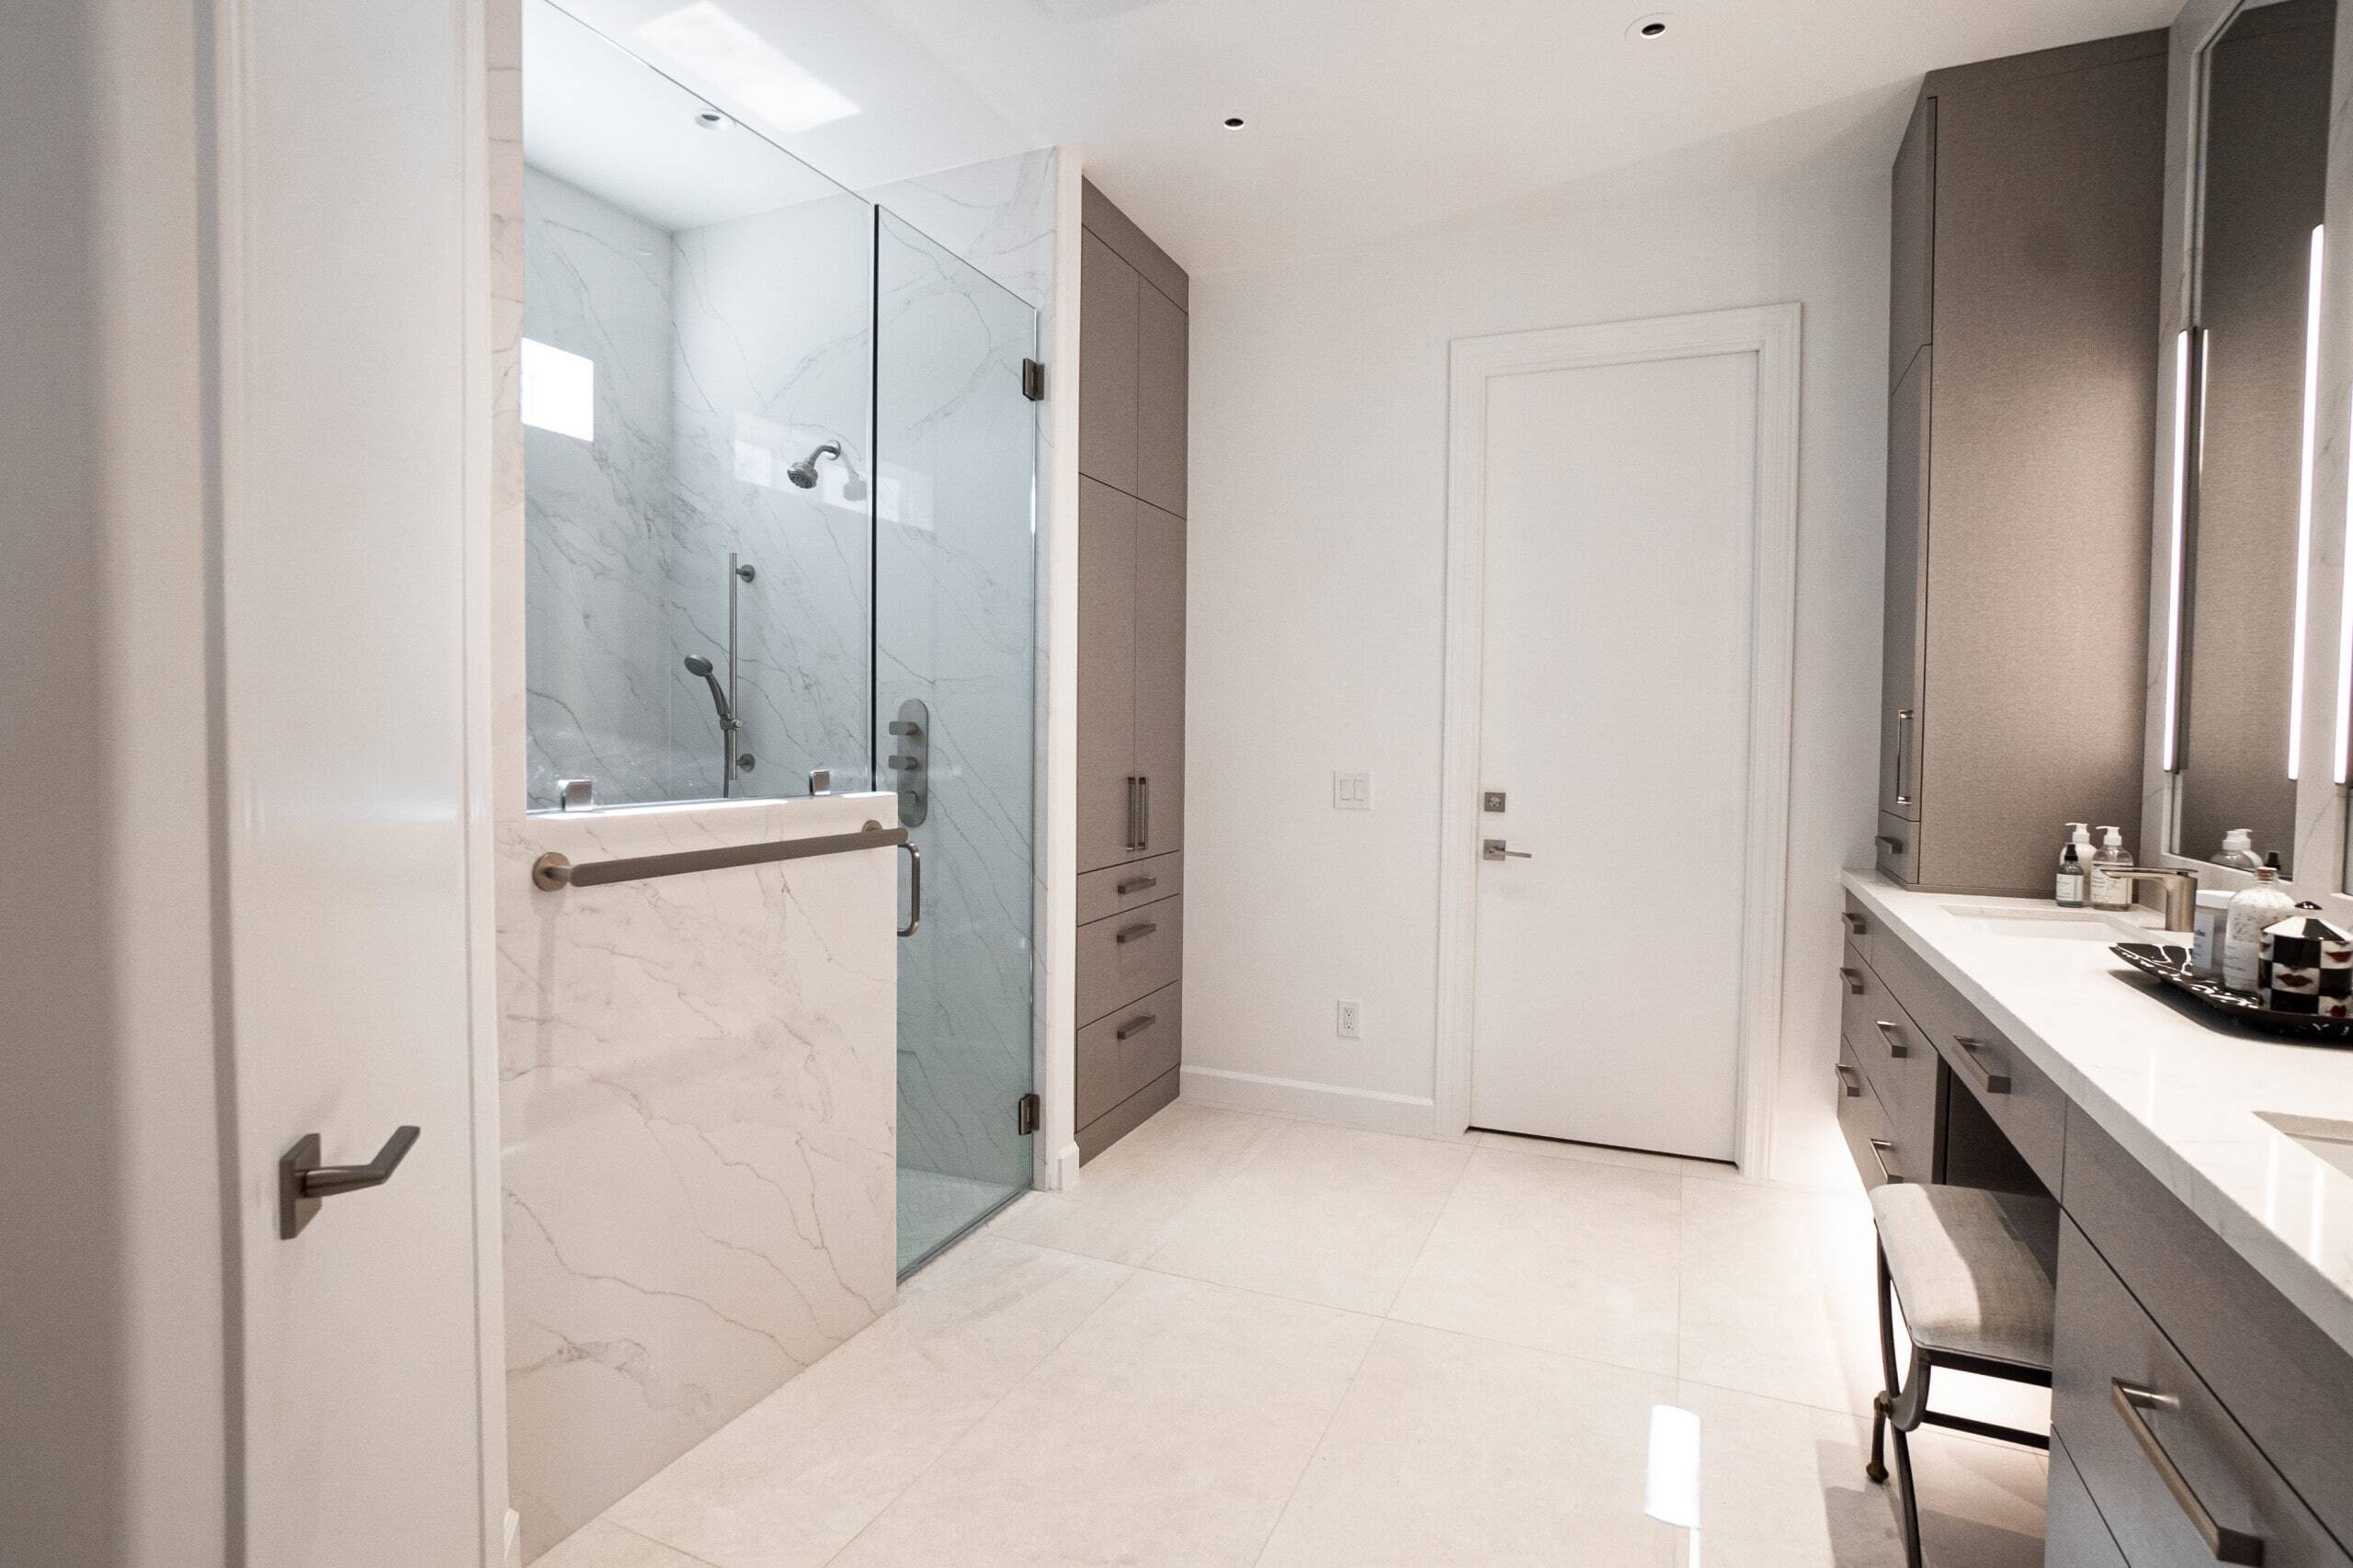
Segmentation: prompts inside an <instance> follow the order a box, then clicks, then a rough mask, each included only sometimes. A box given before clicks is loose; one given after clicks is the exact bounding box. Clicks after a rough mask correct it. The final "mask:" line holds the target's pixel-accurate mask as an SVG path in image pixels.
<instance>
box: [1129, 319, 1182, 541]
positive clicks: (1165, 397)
mask: <svg viewBox="0 0 2353 1568" xmlns="http://www.w3.org/2000/svg"><path fill="white" fill-rule="evenodd" d="M1136 298H1137V301H1138V303H1137V307H1136V494H1138V495H1140V496H1142V498H1143V499H1144V500H1146V501H1149V502H1151V503H1152V504H1153V505H1154V506H1157V507H1159V508H1160V509H1161V510H1162V511H1164V512H1174V513H1176V515H1177V516H1178V517H1183V516H1184V515H1185V417H1186V415H1185V398H1186V375H1187V372H1186V365H1185V337H1186V321H1185V312H1183V311H1181V310H1179V309H1177V308H1176V303H1175V302H1174V301H1171V300H1170V299H1169V298H1168V296H1167V295H1165V294H1164V293H1162V292H1161V291H1160V290H1157V289H1155V288H1154V287H1152V285H1150V284H1149V283H1147V284H1145V285H1144V286H1143V288H1142V290H1139V291H1138V293H1137V296H1136Z"/></svg>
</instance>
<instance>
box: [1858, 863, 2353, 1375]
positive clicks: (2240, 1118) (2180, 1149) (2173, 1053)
mask: <svg viewBox="0 0 2353 1568" xmlns="http://www.w3.org/2000/svg"><path fill="white" fill-rule="evenodd" d="M1846 884H1847V890H1848V891H1849V892H1852V893H1853V894H1854V895H1855V896H1856V897H1858V898H1859V899H1860V900H1862V901H1863V903H1865V904H1867V905H1869V906H1870V908H1872V909H1873V910H1875V911H1877V912H1878V913H1879V914H1880V915H1881V916H1882V917H1883V918H1885V920H1886V921H1887V922H1888V925H1889V926H1890V927H1891V928H1892V929H1893V932H1894V933H1895V935H1896V936H1897V937H1899V938H1900V939H1902V940H1904V941H1905V942H1906V943H1908V944H1909V945H1910V946H1911V947H1912V948H1913V949H1915V950H1916V951H1917V952H1919V953H1920V955H1921V956H1922V957H1923V958H1925V959H1926V960H1927V961H1928V962H1929V963H1930V964H1931V965H1932V966H1934V968H1935V969H1936V971H1937V972H1938V973H1939V974H1941V975H1943V976H1944V977H1945V979H1947V980H1948V981H1949V982H1951V983H1952V984H1953V985H1954V986H1955V987H1956V988H1958V989H1959V990H1960V991H1961V994H1962V995H1964V996H1966V997H1967V998H1968V999H1969V1000H1970V1001H1971V1002H1972V1003H1973V1004H1975V1005H1976V1006H1977V1008H1978V1010H1979V1011H1981V1012H1983V1013H1984V1015H1985V1017H1987V1018H1988V1019H1989V1020H1991V1021H1992V1022H1993V1023H1994V1025H1995V1027H1996V1028H2000V1029H2001V1030H2002V1032H2003V1033H2004V1035H2005V1036H2006V1037H2007V1038H2008V1039H2009V1040H2010V1041H2011V1042H2012V1043H2013V1044H2015V1045H2016V1046H2017V1047H2018V1049H2019V1050H2020V1051H2024V1052H2026V1053H2027V1055H2028V1056H2029V1058H2030V1059H2031V1060H2032V1061H2033V1062H2034V1063H2035V1064H2036V1065H2037V1066H2039V1067H2040V1068H2041V1069H2042V1070H2043V1071H2044V1072H2045V1073H2047V1074H2050V1075H2051V1078H2052V1081H2053V1082H2054V1083H2056V1084H2057V1085H2058V1086H2059V1088H2060V1089H2061V1090H2062V1091H2063V1093H2064V1094H2066V1096H2068V1097H2069V1098H2070V1099H2071V1100H2073V1101H2074V1102H2075V1104H2076V1105H2077V1106H2078V1107H2080V1108H2082V1109H2083V1110H2084V1111H2085V1112H2086V1114H2088V1115H2089V1116H2090V1117H2091V1118H2092V1119H2094V1120H2095V1121H2097V1123H2098V1124H2099V1126H2100V1127H2101V1128H2102V1129H2103V1130H2104V1131H2106V1132H2107V1133H2108V1134H2109V1137H2111V1138H2113V1139H2115V1140H2116V1142H2118V1143H2120V1144H2121V1145H2122V1146H2123V1147H2124V1149H2125V1150H2126V1151H2127V1152H2129V1153H2131V1154H2132V1155H2133V1157H2134V1158H2136V1159H2138V1160H2139V1161H2140V1162H2141V1163H2142V1164H2143V1165H2146V1166H2147V1167H2148V1168H2149V1170H2150V1172H2151V1173H2152V1174H2154V1176H2156V1177H2157V1179H2158V1180H2159V1181H2161V1182H2163V1183H2164V1184H2165V1187H2166V1188H2167V1189H2168V1190H2170V1191H2171V1192H2172V1193H2173V1194H2174V1195H2175V1196H2176V1197H2177V1198H2179V1199H2181V1200H2182V1201H2183V1202H2184V1203H2186V1204H2188V1206H2189V1208H2190V1210H2192V1211H2193V1212H2194V1213H2196V1214H2197V1215H2198V1217H2199V1218H2200V1219H2201V1220H2203V1221H2205V1222H2206V1223H2207V1224H2208V1225H2211V1227H2213V1229H2214V1230H2215V1231H2216V1232H2217V1233H2219V1234H2221V1235H2222V1238H2223V1239H2224V1240H2225V1241H2227V1242H2229V1243H2230V1244H2231V1245H2232V1246H2233V1247H2234V1248H2235V1249H2236V1250H2237V1252H2238V1253H2239V1255H2240V1256H2242V1257H2244V1258H2245V1259H2246V1260H2247V1262H2248V1263H2250V1264H2252V1265H2253V1266H2254V1267H2255V1268H2256V1271H2257V1272H2259V1273H2260V1274H2261V1275H2262V1276H2263V1277H2264V1278H2267V1279H2268V1280H2270V1281H2271V1282H2272V1283H2273V1284H2274V1285H2276V1286H2278V1287H2279V1290H2280V1291H2281V1293H2282V1294H2284V1295H2285V1296H2286V1297H2287V1298H2288V1299H2289V1300H2290V1301H2292V1302H2294V1303H2295V1304H2296V1305H2297V1306H2298V1307H2299V1308H2301V1309H2302V1311H2303V1312H2306V1313H2308V1314H2310V1316H2311V1317H2312V1318H2313V1321H2314V1322H2315V1323H2317V1324H2319V1325H2320V1326H2321V1328H2322V1329H2323V1330H2324V1331H2325V1332H2326V1333H2327V1334H2328V1335H2329V1336H2330V1337H2331V1338H2333V1339H2335V1340H2336V1343H2337V1344H2339V1345H2341V1346H2344V1347H2345V1348H2346V1349H2347V1350H2348V1351H2353V1175H2348V1174H2347V1173H2346V1172H2344V1171H2341V1170H2338V1169H2336V1168H2335V1167H2333V1166H2332V1165H2329V1164H2327V1163H2326V1162H2325V1161H2324V1160H2322V1159H2320V1158H2319V1157H2317V1156H2316V1155H2314V1154H2313V1153H2312V1152H2311V1151H2310V1150H2308V1149H2306V1148H2304V1147H2303V1146H2302V1144H2300V1143H2298V1142H2296V1141H2295V1140H2294V1139H2293V1138H2291V1137H2290V1136H2289V1135H2288V1134H2287V1133H2285V1132H2283V1131H2280V1130H2279V1129H2278V1128H2276V1127H2274V1126H2273V1125H2271V1124H2270V1123H2268V1122H2267V1121H2264V1120H2262V1119H2260V1118H2259V1117H2258V1116H2257V1114H2256V1113H2257V1112H2259V1111H2277V1112H2285V1113H2288V1114H2290V1115H2295V1116H2306V1117H2325V1118H2336V1119H2346V1118H2353V1050H2345V1049H2341V1048H2340V1049H2332V1048H2329V1047H2325V1046H2318V1045H2302V1044H2296V1043H2293V1042H2290V1041H2287V1040H2275V1039H2271V1038H2268V1037H2265V1036H2260V1035H2256V1034H2252V1033H2249V1032H2246V1031H2244V1030H2240V1029H2236V1028H2229V1027H2222V1026H2215V1025H2209V1024H2208V1023H2206V1022H2205V1021H2204V1020H2202V1019H2201V1018H2200V1017H2197V1016H2196V1015H2194V1014H2193V1013H2191V1012H2190V1011H2188V1010H2187V1009H2188V1006H2190V1005H2189V1004H2187V1003H2177V1002H2174V1001H2170V1000H2167V999H2165V995H2164V994H2162V992H2163V988H2162V987H2160V986H2159V985H2158V983H2156V982H2154V981H2153V980H2150V979H2148V978H2147V977H2145V976H2143V975H2142V974H2141V973H2140V972H2139V971H2136V970H2134V969H2133V968H2132V967H2131V965H2129V964H2127V963H2125V962H2124V960H2121V959H2120V958H2118V957H2116V955H2115V954H2113V953H2111V952H2110V951H2109V949H2108V948H2107V946H2106V945H2105V944H2103V943H2097V942H2072V941H2052V940H2043V939H2036V938H2033V937H2018V936H2010V935H2005V934H2002V933H2000V932H1998V931H1996V930H1995V929H1994V928H1993V926H1994V925H1995V923H1993V922H1988V921H1983V920H1974V921H1973V920H1971V919H1968V918H1967V917H1966V915H1965V914H1964V915H1957V914H1955V913H1953V911H1954V910H1955V909H1957V908H1977V907H1995V908H2001V907H2023V908H2036V907H2048V906H2047V905H2040V904H2039V903H2038V901H2035V900H2029V899H1983V898H1967V899H1962V898H1956V897H1953V896H1951V895H1945V894H1937V893H1925V892H1910V891H1907V890H1904V889H1902V888H1898V887H1896V886H1894V885H1893V884H1892V883H1890V882H1887V881H1883V880H1882V879H1881V878H1880V877H1879V876H1878V875H1877V874H1876V873H1872V872H1860V871H1849V872H1847V877H1846Z"/></svg>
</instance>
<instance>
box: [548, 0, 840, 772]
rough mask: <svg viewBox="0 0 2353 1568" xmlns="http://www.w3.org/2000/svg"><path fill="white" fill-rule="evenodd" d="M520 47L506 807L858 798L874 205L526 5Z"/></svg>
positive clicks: (572, 26)
mask: <svg viewBox="0 0 2353 1568" xmlns="http://www.w3.org/2000/svg"><path fill="white" fill-rule="evenodd" d="M523 34H524V57H525V61H526V65H527V69H526V73H525V81H526V92H525V97H524V106H523V157H524V165H525V170H524V187H523V251H524V279H523V357H522V358H523V384H522V389H521V392H522V398H521V402H522V412H523V426H524V429H523V457H524V512H525V547H526V567H525V573H526V585H525V598H526V608H525V642H526V653H525V663H526V672H525V679H526V683H527V685H528V687H529V699H528V711H529V737H530V744H529V804H530V805H531V806H532V807H533V808H534V809H544V808H547V807H551V806H553V805H556V804H557V803H558V798H559V780H563V779H581V778H586V779H593V780H594V782H595V788H596V800H597V804H599V805H627V804H635V803H639V802H643V801H678V800H701V799H707V798H710V797H713V796H719V795H726V794H752V795H770V796H774V795H800V794H806V793H808V792H809V789H810V782H809V778H810V773H811V772H812V770H813V769H820V768H822V769H826V770H829V771H830V772H831V773H832V776H833V787H834V788H835V790H853V789H861V788H864V787H866V785H867V784H868V782H869V781H870V773H869V771H868V767H869V759H870V756H871V751H872V739H871V736H870V733H869V730H868V719H869V710H870V703H871V697H872V682H873V674H872V668H871V665H870V660H871V657H872V653H871V644H870V617H871V615H872V608H873V605H872V596H873V555H872V544H871V529H870V518H869V515H868V508H869V506H870V500H869V491H870V487H869V486H868V484H867V483H866V479H865V475H866V472H867V467H868V460H869V456H870V454H869V453H868V452H867V450H866V447H865V442H866V435H867V430H868V427H869V423H870V417H871V412H872V392H873V347H874V345H873V320H874V317H873V305H874V298H873V283H874V221H873V209H872V208H871V207H870V205H869V204H868V203H867V202H865V201H863V200H861V199H859V198H858V197H856V196H853V195H851V194H849V193H848V192H847V191H845V190H843V189H842V188H841V187H838V186H836V185H835V184H834V183H833V182H831V181H830V180H828V179H826V178H825V177H824V176H822V175H819V174H818V173H816V172H815V171H814V170H813V169H811V168H810V167H809V166H808V165H805V164H802V163H801V162H800V160H798V159H796V158H794V157H792V156H791V155H790V154H789V153H785V152H784V151H783V150H782V149H780V148H779V147H777V146H776V145H775V144H774V143H772V142H767V140H765V139H764V138H762V137H761V136H759V135H758V134H756V132H754V131H749V130H746V129H745V128H744V127H743V126H742V125H741V124H739V123H738V122H737V121H735V120H734V119H732V118H731V117H729V116H727V115H725V114H723V113H722V112H720V111H719V110H718V109H717V108H714V107H713V106H712V105H710V104H709V103H707V102H705V101H704V100H703V99H702V98H700V97H697V96H696V95H694V94H693V93H690V92H688V90H687V89H686V88H684V87H682V86H680V85H678V84H676V82H674V81H672V80H671V79H670V78H668V77H667V76H665V75H663V74H661V73H660V72H658V71H655V70H654V68H653V67H652V66H650V65H648V64H646V63H645V62H643V61H642V60H640V59H638V58H636V57H635V56H634V55H632V54H631V53H629V52H628V51H626V50H623V49H621V48H620V47H618V46H616V45H615V44H613V43H612V42H610V41H608V40H606V39H605V38H604V37H602V36H601V35H599V34H598V33H597V32H595V31H594V30H592V29H591V28H588V27H586V26H585V25H584V24H583V23H581V22H579V21H578V20H576V19H574V17H571V16H569V15H567V14H566V13H564V12H563V11H562V10H560V9H558V8H557V7H555V6H552V5H550V4H548V3H547V0H527V3H526V4H525V6H524V7H523ZM730 721H732V727H731V725H730V724H729V722H730Z"/></svg>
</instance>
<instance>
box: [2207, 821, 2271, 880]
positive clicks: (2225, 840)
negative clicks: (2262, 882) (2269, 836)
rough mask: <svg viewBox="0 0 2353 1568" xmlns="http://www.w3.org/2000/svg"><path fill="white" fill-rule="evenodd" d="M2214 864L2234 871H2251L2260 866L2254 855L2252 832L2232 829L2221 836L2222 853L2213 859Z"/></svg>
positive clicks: (2246, 829)
mask: <svg viewBox="0 0 2353 1568" xmlns="http://www.w3.org/2000/svg"><path fill="white" fill-rule="evenodd" d="M2214 864H2216V865H2217V866H2228V867H2229V868H2230V869H2233V870H2234V871H2252V870H2254V869H2256V867H2257V866H2260V865H2262V864H2263V862H2262V861H2261V860H2260V859H2258V858H2256V853H2255V833H2254V831H2253V830H2252V829H2249V828H2244V827H2234V828H2233V829H2231V830H2230V831H2229V832H2228V833H2226V834H2224V835H2222V853H2221V854H2220V855H2217V856H2215V857H2214Z"/></svg>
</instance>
